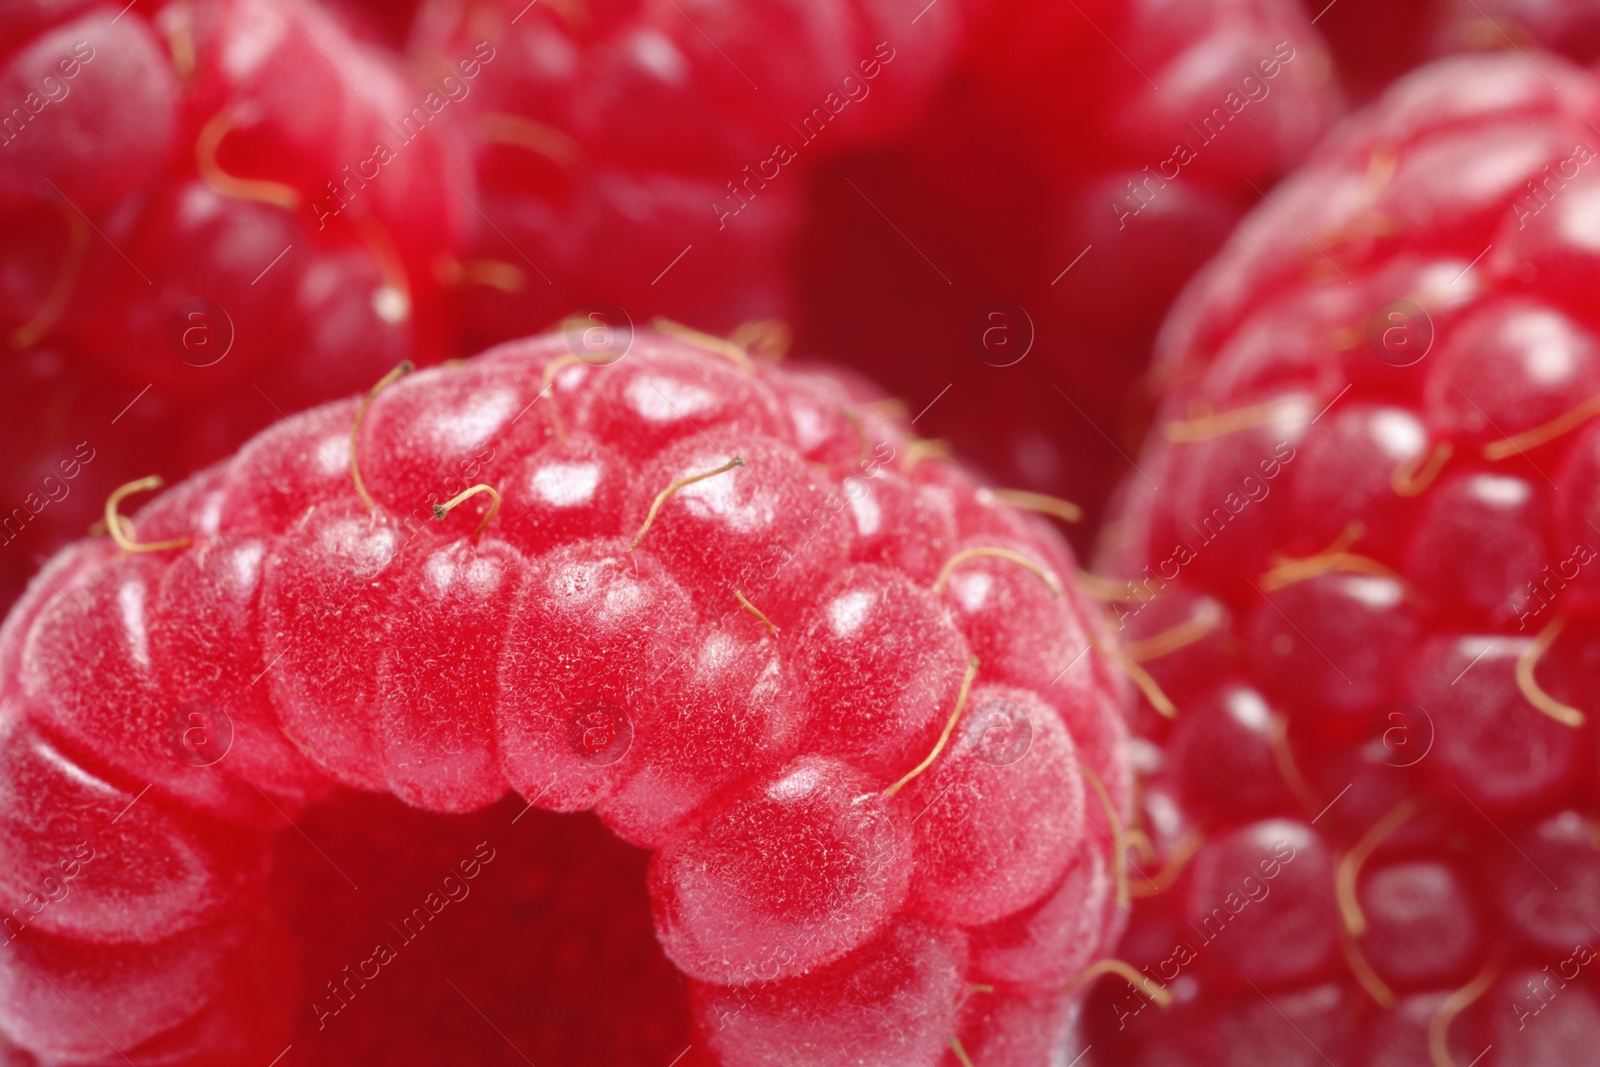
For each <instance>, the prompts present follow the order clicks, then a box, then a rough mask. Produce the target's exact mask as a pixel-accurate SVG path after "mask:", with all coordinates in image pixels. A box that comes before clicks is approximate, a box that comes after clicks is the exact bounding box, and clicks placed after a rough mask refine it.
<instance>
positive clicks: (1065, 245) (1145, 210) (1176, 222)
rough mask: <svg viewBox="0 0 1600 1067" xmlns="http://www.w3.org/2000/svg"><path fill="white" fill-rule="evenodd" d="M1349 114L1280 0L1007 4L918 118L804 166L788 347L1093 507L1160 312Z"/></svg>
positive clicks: (1126, 421)
mask: <svg viewBox="0 0 1600 1067" xmlns="http://www.w3.org/2000/svg"><path fill="white" fill-rule="evenodd" d="M1247 79H1248V81H1247ZM1157 86H1159V89H1157V88H1156V87H1157ZM1219 108H1220V109H1222V116H1223V121H1222V122H1221V123H1220V125H1219V123H1218V121H1217V117H1216V116H1215V115H1214V113H1213V112H1214V109H1219ZM1230 108H1233V109H1236V111H1235V112H1232V113H1230V111H1229V109H1230ZM1338 112H1339V98H1338V92H1337V90H1336V88H1335V86H1334V83H1333V81H1332V79H1331V77H1330V67H1329V62H1328V59H1327V56H1326V54H1325V51H1324V49H1323V46H1322V43H1321V41H1320V39H1319V38H1318V36H1317V34H1316V32H1315V31H1314V30H1313V29H1312V28H1311V27H1310V26H1308V25H1307V20H1306V19H1305V17H1304V16H1303V15H1302V14H1301V13H1300V11H1299V10H1298V8H1297V6H1296V5H1295V4H1294V3H1292V2H1288V0H1206V2H1201V3H1187V4H1179V5H1173V4H1165V3H1155V2H1148V0H1097V2H1095V3H1092V4H1091V3H1082V2H1079V3H1076V4H1051V3H1038V4H1034V3H1013V4H1007V5H999V6H998V7H997V8H996V9H995V10H994V11H993V12H992V13H991V17H990V18H989V19H987V20H986V21H985V22H983V23H982V24H980V27H979V29H978V30H976V31H975V32H974V34H973V35H972V37H971V38H970V39H969V41H968V42H967V48H966V50H965V52H964V58H963V61H962V64H961V66H960V67H959V68H958V75H957V77H956V78H954V79H952V81H951V82H950V84H949V85H948V86H947V88H946V90H945V91H944V93H943V94H942V95H941V96H940V98H939V99H938V101H937V102H936V103H935V105H934V106H932V107H930V108H929V109H928V111H927V113H926V116H925V117H924V119H923V121H922V122H921V123H919V124H918V125H917V127H916V128H915V129H914V130H913V131H912V132H911V133H910V134H909V135H908V136H907V137H905V138H903V139H902V140H901V141H899V142H897V143H895V144H892V145H888V146H878V145H875V146H869V148H868V150H866V151H861V152H857V153H854V154H852V155H851V156H848V157H846V158H844V159H841V160H839V161H837V162H836V163H833V164H831V165H830V166H828V167H826V168H825V169H823V170H822V171H819V172H818V173H817V174H815V175H814V176H813V177H812V179H811V181H810V183H809V189H808V195H809V200H808V206H807V218H808V220H809V221H808V224H807V228H806V234H805V237H804V240H803V242H802V245H801V249H800V253H799V256H798V261H797V267H796V270H797V274H798V281H797V283H796V284H797V288H798V290H799V295H798V300H799V302H800V305H801V306H800V311H799V325H798V327H797V343H798V344H799V345H800V346H802V347H803V348H811V349H815V350H817V351H820V352H827V353H831V354H843V358H846V359H847V360H848V361H849V362H850V364H851V365H852V366H855V367H858V368H860V369H861V370H863V371H865V372H866V373H868V374H870V375H871V376H872V377H874V378H875V379H877V380H878V381H880V382H881V383H883V384H884V385H885V386H887V387H888V388H890V390H891V391H892V392H895V393H897V394H898V395H901V396H903V397H905V398H906V400H907V404H908V406H909V407H910V409H911V412H912V413H913V414H918V413H919V412H924V409H926V410H925V413H924V414H922V415H921V416H920V417H919V419H918V422H917V426H918V427H919V429H922V430H923V432H926V433H933V434H938V435H940V436H947V437H949V438H950V439H951V440H952V442H953V443H954V444H955V446H956V448H957V450H958V451H959V452H961V453H962V454H963V455H965V456H968V457H970V458H971V459H973V460H976V461H978V462H980V463H982V464H983V465H984V467H985V468H986V469H987V470H988V471H990V472H991V473H992V474H993V476H994V477H995V478H996V479H997V480H999V481H1001V482H1004V483H1007V484H1014V485H1018V486H1021V487H1024V488H1027V489H1033V490H1038V491H1042V492H1046V493H1050V494H1053V495H1056V496H1061V497H1065V498H1067V499H1070V500H1072V501H1074V502H1076V503H1078V504H1080V505H1081V506H1083V507H1084V509H1085V511H1086V512H1087V513H1088V515H1089V517H1090V518H1091V520H1092V519H1093V518H1094V517H1095V516H1097V515H1098V513H1099V510H1100V505H1101V502H1102V501H1103V499H1104V498H1105V496H1106V495H1107V494H1108V493H1109V491H1110V489H1111V487H1112V485H1113V484H1114V481H1115V479H1116V478H1117V477H1118V476H1119V475H1120V474H1121V473H1122V472H1125V471H1126V470H1127V466H1126V459H1125V458H1124V457H1123V455H1121V454H1119V452H1118V449H1122V450H1123V451H1124V452H1127V453H1131V452H1132V451H1134V444H1136V443H1137V441H1138V440H1139V437H1140V435H1141V434H1142V428H1143V426H1142V420H1143V418H1144V410H1143V408H1144V396H1143V393H1144V390H1143V387H1142V386H1140V384H1139V376H1140V374H1141V373H1142V371H1143V370H1144V368H1145V365H1146V363H1147V361H1148V353H1149V350H1150V345H1151V341H1152V338H1153V333H1154V329H1155V325H1156V324H1157V323H1158V322H1159V321H1160V316H1161V314H1162V312H1163V311H1164V310H1165V308H1166V307H1167V305H1168V303H1169V301H1170V300H1171V299H1172V298H1173V297H1174V296H1175V295H1176V293H1177V291H1178V288H1179V287H1180V286H1181V285H1182V283H1183V282H1184V281H1185V280H1186V279H1187V278H1188V277H1189V276H1190V275H1191V274H1192V273H1193V272H1194V270H1195V269H1196V268H1198V267H1199V266H1200V264H1201V263H1203V262H1204V260H1205V259H1206V258H1207V257H1208V256H1210V255H1211V254H1212V252H1214V251H1215V250H1216V249H1217V248H1218V247H1219V246H1220V245H1221V243H1222V241H1223V239H1224V238H1225V237H1226V236H1227V234H1228V232H1229V230H1230V229H1231V228H1232V226H1233V224H1234V222H1235V221H1236V220H1237V219H1238V218H1239V217H1240V216H1242V215H1243V214H1244V212H1245V211H1246V210H1247V209H1248V208H1250V207H1251V206H1253V205H1254V204H1256V203H1257V202H1259V200H1260V195H1261V192H1262V191H1264V190H1267V189H1269V188H1270V187H1271V185H1272V183H1273V182H1274V181H1276V179H1277V178H1278V177H1279V176H1280V175H1281V174H1283V173H1284V172H1286V171H1287V170H1288V169H1289V168H1291V167H1292V166H1294V165H1295V164H1296V163H1298V162H1299V161H1300V159H1301V158H1302V157H1303V156H1304V155H1305V154H1306V153H1307V152H1308V151H1310V149H1311V147H1312V146H1313V145H1314V144H1315V143H1316V140H1317V138H1318V137H1319V136H1320V134H1321V133H1322V132H1323V131H1324V130H1325V129H1327V128H1328V126H1329V125H1330V124H1331V123H1332V121H1333V119H1334V118H1335V117H1336V116H1337V114H1338ZM1230 114H1231V115H1232V117H1229V116H1230ZM1208 117H1209V118H1210V125H1209V126H1207V127H1205V128H1204V129H1201V128H1200V127H1201V125H1202V124H1203V122H1204V121H1205V120H1206V119H1207V118H1208ZM1180 144H1182V145H1187V146H1190V148H1191V149H1192V151H1193V155H1192V158H1188V157H1183V156H1182V155H1181V154H1179V153H1177V152H1176V151H1175V146H1177V145H1180ZM1164 161H1165V162H1164ZM1018 204H1026V205H1029V206H1028V208H1027V210H1018V209H1017V205H1018ZM886 220H887V221H886ZM907 329H913V330H915V331H916V333H915V335H914V336H913V337H910V338H908V337H907V335H906V332H905V331H906V330H907ZM947 384H948V386H949V389H948V392H947V393H946V392H944V388H945V386H946V385H947ZM1063 394H1065V395H1063ZM929 405H931V406H929Z"/></svg>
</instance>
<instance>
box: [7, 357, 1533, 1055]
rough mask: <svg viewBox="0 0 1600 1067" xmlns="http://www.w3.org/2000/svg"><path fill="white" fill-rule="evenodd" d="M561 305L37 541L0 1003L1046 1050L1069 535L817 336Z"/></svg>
mask: <svg viewBox="0 0 1600 1067" xmlns="http://www.w3.org/2000/svg"><path fill="white" fill-rule="evenodd" d="M581 342H582V337H581V334H580V333H578V332H571V333H559V334H552V335H547V336H544V337H539V338H535V339H532V340H528V341H522V342H516V343H513V344H509V345H505V346H502V347H500V348H497V349H494V350H491V351H490V352H487V353H485V354H484V355H482V356H481V357H478V358H477V359H474V360H471V361H467V362H464V363H460V364H452V365H449V366H445V367H440V368H435V369H432V370H424V371H421V372H418V373H415V374H412V375H410V376H403V377H400V378H399V379H398V380H394V381H392V382H387V381H386V384H384V385H383V386H382V387H381V388H380V389H378V390H377V391H376V392H375V394H374V395H373V396H371V397H369V398H366V399H363V400H361V401H344V402H339V403H334V404H330V405H327V406H325V407H321V408H316V409H313V410H311V411H309V412H306V413H304V414H302V415H299V416H295V417H293V418H291V419H290V420H288V421H286V422H284V423H280V424H279V425H277V426H275V427H273V428H271V429H269V430H267V431H265V432H264V433H262V434H260V435H259V436H257V437H256V438H255V439H254V440H252V441H251V442H250V443H249V444H247V445H246V446H245V447H244V448H243V449H242V450H241V451H240V452H239V453H238V454H237V455H236V456H234V457H233V458H232V459H230V460H227V461H225V462H223V463H222V464H220V465H217V466H214V467H212V468H209V469H208V470H206V471H204V472H202V473H201V474H199V475H196V476H195V477H194V478H192V479H190V480H189V481H187V482H184V483H182V484H180V485H179V486H177V487H175V488H173V489H172V490H170V491H168V492H166V493H164V494H162V495H160V496H158V497H156V498H154V499H153V500H151V501H150V502H149V503H148V504H147V505H146V506H145V507H144V508H143V509H142V510H140V511H139V512H138V513H137V514H136V515H134V516H133V517H132V518H131V520H123V521H125V522H127V523H128V525H127V527H126V528H124V527H123V526H121V525H119V526H118V527H117V530H118V533H119V535H120V536H121V540H119V541H116V542H115V543H114V542H113V541H112V540H111V539H106V538H101V539H98V540H92V541H85V542H80V543H78V544H76V545H73V546H71V547H69V548H68V549H66V550H65V551H64V552H63V553H61V554H60V555H58V556H57V557H56V558H55V559H53V560H52V561H51V562H50V563H49V564H48V565H47V566H46V569H45V571H44V573H43V574H41V576H40V577H39V578H38V579H37V580H36V581H35V582H34V583H33V585H32V586H31V587H30V591H29V593H28V594H27V595H26V596H25V597H24V598H23V600H22V601H21V602H20V603H19V604H18V605H17V607H16V609H15V610H14V611H13V612H12V614H11V616H10V617H9V619H8V620H7V621H6V623H5V626H4V629H3V630H0V801H3V805H0V887H3V889H4V892H5V894H6V896H7V899H8V900H11V901H12V902H13V903H12V904H11V905H10V907H11V910H10V911H8V912H7V913H6V915H5V916H4V917H3V919H4V924H5V930H6V937H5V940H6V943H7V945H8V948H7V950H6V951H5V952H4V953H0V1029H3V1030H4V1032H5V1033H6V1034H7V1035H8V1036H9V1039H10V1040H11V1041H13V1042H14V1043H15V1044H16V1045H18V1046H20V1047H21V1048H23V1049H26V1050H27V1051H28V1052H30V1053H32V1054H33V1055H35V1056H37V1057H38V1058H39V1059H40V1060H41V1061H43V1062H50V1063H56V1062H60V1063H68V1062H70V1063H75V1064H76V1063H108V1062H120V1060H119V1059H118V1054H119V1053H123V1054H126V1055H127V1056H128V1058H129V1060H130V1061H131V1062H135V1063H147V1062H148V1063H156V1062H161V1063H169V1062H170V1063H195V1064H199V1063H214V1062H228V1063H233V1062H253V1061H255V1060H259V1061H260V1062H262V1063H267V1062H270V1061H271V1060H272V1058H273V1056H275V1055H278V1054H279V1053H280V1052H281V1050H282V1049H284V1048H285V1047H286V1046H291V1045H292V1047H293V1052H292V1055H294V1056H295V1057H297V1058H299V1059H301V1060H308V1061H311V1062H318V1063H330V1064H331V1063H349V1062H382V1063H395V1064H400V1063H406V1064H410V1063H419V1064H420V1063H436V1062H440V1061H441V1060H444V1059H448V1060H452V1061H461V1062H474V1063H513V1062H520V1061H522V1060H523V1059H528V1058H531V1059H532V1060H533V1062H539V1063H550V1062H555V1063H576V1062H583V1063H593V1064H613V1063H615V1064H624V1063H628V1064H632V1063H639V1062H658V1061H659V1062H661V1063H663V1064H666V1063H670V1062H673V1058H674V1057H675V1056H687V1057H688V1058H686V1059H683V1060H681V1062H684V1063H695V1064H713V1063H716V1064H722V1065H724V1067H742V1065H750V1067H755V1065H761V1064H769V1063H772V1062H775V1060H774V1056H779V1057H780V1058H781V1056H783V1055H787V1054H788V1053H787V1052H785V1051H782V1050H788V1049H795V1050H799V1054H800V1055H802V1056H803V1057H804V1058H805V1059H806V1060H807V1061H808V1062H818V1063H837V1064H841V1065H842V1064H845V1063H856V1062H862V1061H863V1059H865V1060H866V1061H868V1062H872V1063H875V1064H890V1065H895V1064H906V1065H914V1064H920V1063H924V1062H935V1063H939V1064H941V1065H943V1064H950V1065H952V1067H956V1065H959V1064H960V1063H961V1062H962V1060H961V1057H962V1056H966V1055H968V1054H969V1053H968V1051H967V1050H968V1048H969V1046H970V1047H971V1048H972V1049H978V1050H985V1049H987V1050H992V1051H991V1052H989V1053H987V1055H988V1056H989V1058H988V1059H987V1060H984V1061H981V1062H984V1063H985V1064H986V1065H987V1064H1000V1065H1005V1064H1010V1063H1015V1064H1019V1065H1021V1064H1025V1063H1030V1062H1036V1057H1037V1056H1038V1055H1040V1054H1043V1050H1051V1054H1058V1053H1060V1052H1062V1051H1065V1050H1068V1049H1069V1048H1070V1049H1071V1051H1072V1053H1073V1054H1076V1051H1077V1050H1076V1048H1072V1047H1071V1045H1070V1044H1069V1043H1070V1041H1071V1040H1072V1038H1071V1036H1070V1033H1069V1030H1070V1025H1071V1021H1072V1012H1073V1010H1074V1003H1075V993H1076V991H1077V985H1076V984H1075V979H1077V978H1078V976H1079V975H1080V974H1081V973H1082V972H1083V971H1084V970H1085V968H1087V967H1089V966H1090V965H1091V964H1092V963H1093V962H1094V961H1095V960H1097V959H1099V958H1100V957H1101V956H1103V955H1104V954H1105V953H1106V952H1107V951H1109V947H1110V945H1111V944H1112V943H1113V941H1114V939H1115V936H1116V934H1117V932H1118V929H1119V928H1120V925H1121V921H1122V918H1123V916H1124V914H1125V911H1126V907H1125V902H1126V896H1125V886H1126V882H1125V878H1124V869H1123V867H1122V862H1121V856H1120V853H1118V852H1116V851H1115V850H1114V849H1113V844H1112V843H1113V842H1114V841H1115V840H1116V834H1117V829H1118V828H1119V827H1121V826H1122V825H1124V824H1125V819H1126V817H1127V816H1128V814H1129V813H1130V804H1131V795H1130V794H1131V781H1130V779H1131V773H1130V770H1129V767H1128V760H1127V753H1126V751H1125V740H1126V738H1125V735H1124V732H1123V731H1124V727H1123V720H1122V714H1121V709H1122V706H1123V693H1124V690H1125V689H1126V688H1127V686H1126V685H1125V684H1124V683H1125V679H1124V678H1122V676H1121V675H1120V674H1119V673H1117V671H1116V668H1115V667H1114V666H1113V665H1112V662H1113V661H1112V659H1111V656H1112V655H1113V654H1112V653H1111V652H1110V651H1108V650H1107V649H1108V646H1106V645H1105V644H1104V638H1103V635H1102V633H1101V628H1100V626H1099V623H1098V622H1097V617H1096V615H1095V613H1094V609H1093V607H1092V605H1091V604H1090V602H1089V601H1088V600H1087V598H1086V597H1085V596H1084V595H1083V593H1082V592H1081V591H1080V590H1079V589H1078V587H1077V584H1076V568H1075V564H1074V563H1073V557H1072V554H1071V552H1070V550H1068V549H1067V548H1066V546H1065V544H1064V543H1063V542H1062V541H1061V540H1060V539H1059V538H1058V537H1057V535H1056V534H1055V532H1054V531H1053V530H1052V529H1051V528H1050V527H1049V526H1048V525H1046V522H1045V519H1044V518H1043V517H1041V516H1038V515H1031V514H1028V513H1026V512H1022V511H1018V510H1014V509H1012V508H1011V507H1009V506H1007V505H1005V504H1002V503H1001V502H1000V501H999V499H998V498H997V496H996V494H994V493H992V492H990V491H988V490H984V489H981V488H980V486H979V484H978V483H977V482H976V481H975V480H974V479H973V478H972V477H971V476H970V475H968V474H967V473H966V472H965V471H964V470H963V469H961V468H960V467H958V466H956V465H955V464H954V463H952V462H951V461H948V460H944V459H937V458H927V457H925V456H924V455H923V454H922V450H921V449H920V447H919V446H918V443H917V442H916V441H915V439H913V438H910V437H909V436H908V433H907V431H906V428H905V427H903V426H902V425H900V424H899V423H898V422H895V421H893V420H890V419H888V418H885V417H884V416H882V415H881V414H879V413H878V412H877V411H876V410H875V409H874V407H873V406H872V405H873V404H874V402H875V401H876V400H878V399H881V398H879V397H877V395H876V394H875V393H874V392H873V391H872V390H871V389H870V388H868V387H867V386H865V385H863V384H862V383H861V382H859V381H856V380H854V379H851V378H847V377H845V376H843V375H842V374H840V373H838V372H833V371H828V370H826V369H821V368H812V369H806V370H801V371H794V372H791V371H788V370H786V369H781V368H779V367H777V366H776V365H775V364H774V363H772V362H771V361H769V360H767V359H764V358H763V359H759V360H757V359H753V358H752V357H751V356H750V355H749V354H748V353H747V352H746V351H744V350H743V349H742V348H740V347H738V346H737V345H734V344H732V343H730V342H727V341H724V340H722V339H719V338H712V337H708V336H705V335H695V334H692V333H690V334H684V332H683V331H682V330H681V328H679V329H678V333H677V334H667V333H658V332H655V331H640V332H638V333H636V334H633V335H630V336H629V337H628V338H627V342H626V345H625V346H624V344H623V342H622V341H620V340H619V346H618V351H617V352H616V353H613V354H614V355H617V356H619V357H620V358H616V359H614V360H613V361H612V362H609V363H606V362H597V361H595V360H594V359H593V358H592V357H590V358H588V359H585V358H580V357H579V356H578V355H576V354H574V352H573V351H572V350H573V349H574V348H576V349H577V350H579V351H585V353H586V355H587V350H585V349H584V348H583V345H582V343H581ZM369 401H370V404H369ZM486 487H495V489H496V491H495V492H489V491H488V489H487V488H486ZM469 489H475V490H476V491H475V492H465V495H462V494H463V493H464V491H466V490H469ZM880 490H881V491H880ZM456 498H459V499H456ZM452 501H454V502H452ZM436 509H438V510H436ZM922 514H932V515H938V516H941V517H942V522H943V529H944V538H943V540H942V541H940V542H937V543H936V544H935V546H934V549H935V551H936V553H937V554H936V555H935V556H934V557H933V560H934V561H936V564H937V565H934V566H930V561H929V560H928V559H926V558H924V557H923V556H922V555H920V554H918V552H917V551H914V550H913V549H914V548H915V547H917V546H911V545H905V544H901V543H900V541H901V540H902V539H905V538H910V537H913V536H916V535H917V534H918V532H919V531H920V530H921V529H922V528H923V526H922V525H921V524H920V523H919V520H918V516H919V515H922ZM129 538H133V539H134V540H128V539H129ZM906 561H910V562H906ZM513 792H514V793H515V794H520V795H519V796H513V795H511V794H512V793H513ZM536 809H537V810H536ZM558 812H569V813H577V812H584V813H585V814H572V815H569V816H565V817H562V816H558V815H557V814H555V813H558ZM608 831H609V832H608ZM619 839H620V840H619ZM1528 921H1529V922H1530V923H1534V924H1539V923H1545V922H1554V921H1556V920H1554V919H1549V918H1547V917H1546V916H1545V915H1544V914H1543V913H1540V914H1537V915H1530V917H1529V919H1528ZM269 948H270V949H271V951H269V950H268V949H269ZM52 984H54V986H55V987H57V989H58V990H59V992H60V993H62V994H64V995H65V996H66V997H68V998H70V1000H71V1001H72V1002H73V1003H74V1004H76V1005H77V1006H78V1007H79V1008H81V1009H82V1012H81V1014H74V1013H72V1012H69V1011H67V1010H65V1009H64V1008H63V1007H62V1005H61V1003H60V1000H59V998H58V997H57V996H56V993H54V992H52V991H51V986H52ZM108 1041H109V1042H111V1043H114V1044H115V1048H112V1047H111V1045H110V1044H108ZM685 1049H687V1050H688V1051H687V1052H686V1051H685Z"/></svg>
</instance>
